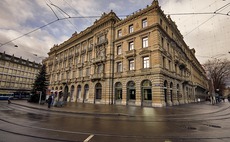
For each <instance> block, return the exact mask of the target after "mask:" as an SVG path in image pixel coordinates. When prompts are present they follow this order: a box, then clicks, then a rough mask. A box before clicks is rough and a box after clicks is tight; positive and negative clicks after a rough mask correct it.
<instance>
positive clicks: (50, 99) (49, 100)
mask: <svg viewBox="0 0 230 142" xmlns="http://www.w3.org/2000/svg"><path fill="white" fill-rule="evenodd" d="M47 102H48V108H50V106H51V103H52V96H49V98H48V101H47Z"/></svg>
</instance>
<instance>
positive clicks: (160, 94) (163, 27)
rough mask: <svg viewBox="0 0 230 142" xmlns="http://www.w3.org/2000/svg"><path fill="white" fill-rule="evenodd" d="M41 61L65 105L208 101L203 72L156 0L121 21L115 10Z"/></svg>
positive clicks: (150, 104) (168, 103) (193, 53)
mask: <svg viewBox="0 0 230 142" xmlns="http://www.w3.org/2000/svg"><path fill="white" fill-rule="evenodd" d="M48 55H49V57H48V58H47V59H45V60H44V61H43V62H44V63H45V64H46V65H47V72H48V76H49V81H50V86H49V89H50V90H51V91H52V92H55V93H58V92H62V93H63V96H64V101H67V102H80V103H95V104H98V103H100V104H117V105H135V106H153V107H162V106H167V105H170V106H171V105H179V104H184V103H190V102H197V101H198V100H202V99H205V97H206V93H207V88H208V81H207V78H206V76H205V71H204V69H203V68H202V66H201V65H200V63H199V62H198V60H197V59H196V57H195V50H194V49H190V48H189V47H188V46H187V45H186V43H185V42H184V40H183V36H182V35H181V33H180V31H179V30H178V29H177V26H176V24H175V23H174V22H173V21H172V19H171V18H170V17H166V15H165V14H164V13H163V11H162V10H161V8H160V6H159V4H158V1H157V0H154V1H153V2H152V4H151V5H150V6H147V7H146V8H145V9H142V10H139V11H138V12H135V13H133V14H132V15H129V16H127V17H126V18H125V19H123V20H121V19H120V18H118V17H117V15H116V14H115V13H114V12H113V11H111V12H110V13H108V14H106V13H104V14H103V15H102V16H101V18H100V19H99V20H96V21H95V22H94V24H93V25H92V26H90V27H88V28H87V29H86V30H84V31H82V32H80V33H74V34H73V35H72V37H71V38H70V39H68V40H67V41H65V42H63V43H62V44H60V45H54V47H52V48H51V49H50V52H49V53H48Z"/></svg>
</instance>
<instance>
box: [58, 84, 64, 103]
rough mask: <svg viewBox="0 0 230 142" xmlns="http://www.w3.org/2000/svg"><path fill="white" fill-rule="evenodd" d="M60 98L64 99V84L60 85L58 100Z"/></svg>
mask: <svg viewBox="0 0 230 142" xmlns="http://www.w3.org/2000/svg"><path fill="white" fill-rule="evenodd" d="M59 100H61V101H63V92H62V86H61V87H60V89H59V92H58V101H59Z"/></svg>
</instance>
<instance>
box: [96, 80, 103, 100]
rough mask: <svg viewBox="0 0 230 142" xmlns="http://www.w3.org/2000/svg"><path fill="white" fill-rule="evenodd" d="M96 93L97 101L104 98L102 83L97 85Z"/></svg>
mask: <svg viewBox="0 0 230 142" xmlns="http://www.w3.org/2000/svg"><path fill="white" fill-rule="evenodd" d="M95 90H96V91H95V92H96V94H95V95H96V99H101V96H102V86H101V83H97V84H96V86H95Z"/></svg>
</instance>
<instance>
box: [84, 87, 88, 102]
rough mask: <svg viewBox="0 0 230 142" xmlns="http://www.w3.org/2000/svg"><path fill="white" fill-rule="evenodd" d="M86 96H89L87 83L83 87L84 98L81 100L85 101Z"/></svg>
mask: <svg viewBox="0 0 230 142" xmlns="http://www.w3.org/2000/svg"><path fill="white" fill-rule="evenodd" d="M88 98H89V85H88V84H86V85H85V87H84V100H83V102H84V101H87V100H88Z"/></svg>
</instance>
